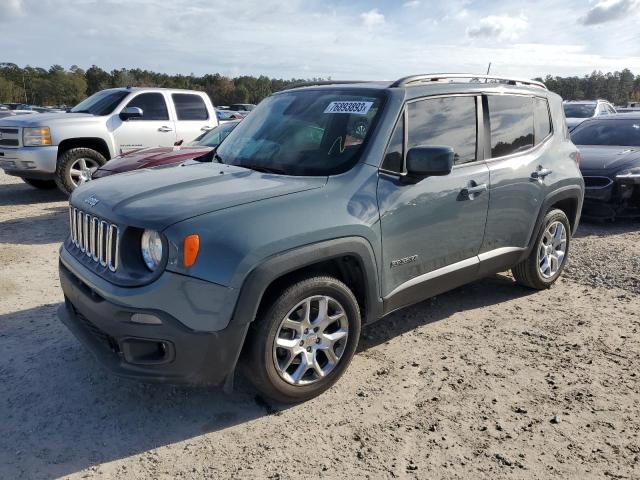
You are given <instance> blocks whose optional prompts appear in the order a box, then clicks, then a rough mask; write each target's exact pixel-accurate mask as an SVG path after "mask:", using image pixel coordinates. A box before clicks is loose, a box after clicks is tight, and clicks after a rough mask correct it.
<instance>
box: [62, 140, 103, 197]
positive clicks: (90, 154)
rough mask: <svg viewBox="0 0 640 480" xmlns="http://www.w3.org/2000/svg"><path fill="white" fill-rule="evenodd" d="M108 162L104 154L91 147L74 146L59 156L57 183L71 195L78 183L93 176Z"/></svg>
mask: <svg viewBox="0 0 640 480" xmlns="http://www.w3.org/2000/svg"><path fill="white" fill-rule="evenodd" d="M105 163H107V159H106V158H104V156H103V155H102V154H101V153H99V152H97V151H95V150H93V149H91V148H72V149H70V150H67V151H66V152H64V153H63V154H62V155H60V157H59V158H58V164H57V166H56V179H55V180H56V185H58V188H59V189H60V190H62V191H63V192H64V193H66V194H67V195H71V192H73V191H74V190H75V189H76V188H77V187H78V185H80V184H81V183H83V181H84V180H86V179H87V178H91V175H92V174H93V172H95V171H96V170H97V169H98V168H100V167H101V166H102V165H104V164H105Z"/></svg>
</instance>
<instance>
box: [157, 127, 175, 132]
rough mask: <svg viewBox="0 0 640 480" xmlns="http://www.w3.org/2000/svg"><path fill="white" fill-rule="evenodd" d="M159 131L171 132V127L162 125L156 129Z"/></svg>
mask: <svg viewBox="0 0 640 480" xmlns="http://www.w3.org/2000/svg"><path fill="white" fill-rule="evenodd" d="M158 131H159V132H173V128H170V127H166V126H162V127H160V128H159V129H158Z"/></svg>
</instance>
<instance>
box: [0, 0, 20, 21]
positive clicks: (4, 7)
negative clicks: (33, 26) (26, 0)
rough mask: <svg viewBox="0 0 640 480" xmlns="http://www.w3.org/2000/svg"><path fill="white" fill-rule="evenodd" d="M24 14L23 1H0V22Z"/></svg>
mask: <svg viewBox="0 0 640 480" xmlns="http://www.w3.org/2000/svg"><path fill="white" fill-rule="evenodd" d="M23 14H24V10H23V5H22V0H0V22H1V21H3V20H9V19H11V18H15V17H20V16H22V15H23Z"/></svg>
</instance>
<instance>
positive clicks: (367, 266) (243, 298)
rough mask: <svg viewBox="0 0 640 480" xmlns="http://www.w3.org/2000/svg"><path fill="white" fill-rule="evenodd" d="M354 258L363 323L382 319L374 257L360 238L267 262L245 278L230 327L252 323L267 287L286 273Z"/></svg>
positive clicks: (338, 240)
mask: <svg viewBox="0 0 640 480" xmlns="http://www.w3.org/2000/svg"><path fill="white" fill-rule="evenodd" d="M345 256H350V257H354V258H355V259H356V260H357V261H358V263H359V265H360V268H361V269H362V273H363V275H364V282H365V285H364V295H365V311H366V318H364V319H363V320H364V323H368V322H370V321H373V320H377V319H378V318H380V317H381V316H382V299H381V297H380V281H379V277H378V267H377V262H376V257H375V254H374V251H373V248H372V247H371V244H370V243H369V241H367V240H366V239H364V238H363V237H342V238H336V239H332V240H326V241H322V242H318V243H313V244H309V245H305V246H302V247H298V248H295V249H292V250H287V251H286V252H283V253H279V254H277V255H274V256H272V257H269V258H267V259H266V260H265V261H263V262H262V263H260V264H259V265H258V266H256V267H255V268H254V269H253V270H251V272H250V273H249V274H248V275H247V277H246V278H245V280H244V282H243V284H242V287H241V289H240V294H239V295H238V299H237V301H236V307H235V310H234V313H233V316H232V318H231V322H230V324H235V325H240V324H248V323H251V322H253V320H254V319H255V317H256V314H257V313H258V307H259V306H260V303H261V302H262V299H263V296H264V293H265V291H266V290H267V288H268V287H269V285H271V284H272V283H273V282H274V281H275V280H277V279H278V278H280V277H282V276H283V275H286V274H288V273H292V272H295V271H296V270H300V269H302V268H305V267H309V266H311V265H313V264H316V263H320V262H324V261H327V260H332V259H335V258H340V257H345Z"/></svg>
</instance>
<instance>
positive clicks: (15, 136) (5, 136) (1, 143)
mask: <svg viewBox="0 0 640 480" xmlns="http://www.w3.org/2000/svg"><path fill="white" fill-rule="evenodd" d="M19 146H20V129H19V128H7V127H3V128H0V147H9V148H17V147H19Z"/></svg>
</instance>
